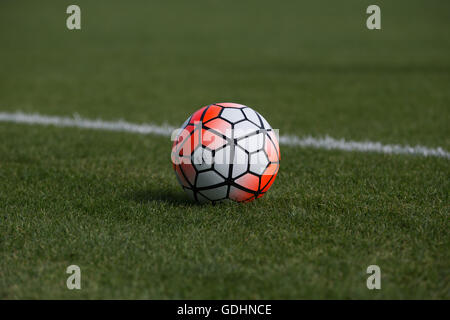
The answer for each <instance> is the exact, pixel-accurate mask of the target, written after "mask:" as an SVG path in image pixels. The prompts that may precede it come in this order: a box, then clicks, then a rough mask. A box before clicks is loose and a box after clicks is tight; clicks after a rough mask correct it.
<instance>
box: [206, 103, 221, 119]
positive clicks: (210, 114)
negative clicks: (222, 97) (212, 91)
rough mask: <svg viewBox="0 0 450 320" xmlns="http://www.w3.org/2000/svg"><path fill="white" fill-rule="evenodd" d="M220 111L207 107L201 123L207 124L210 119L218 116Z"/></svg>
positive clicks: (215, 107)
mask: <svg viewBox="0 0 450 320" xmlns="http://www.w3.org/2000/svg"><path fill="white" fill-rule="evenodd" d="M221 110H222V108H221V107H219V106H215V105H212V106H209V108H208V110H207V111H206V113H205V115H204V116H203V120H202V121H203V123H205V122H208V121H209V120H211V119H212V118H215V117H217V116H218V115H219V113H220V111H221Z"/></svg>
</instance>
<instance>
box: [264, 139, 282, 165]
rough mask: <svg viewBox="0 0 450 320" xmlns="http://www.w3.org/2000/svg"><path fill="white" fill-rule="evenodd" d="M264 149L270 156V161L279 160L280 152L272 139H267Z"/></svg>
mask: <svg viewBox="0 0 450 320" xmlns="http://www.w3.org/2000/svg"><path fill="white" fill-rule="evenodd" d="M264 150H265V151H266V154H267V156H268V158H269V161H270V162H278V160H279V159H278V152H277V150H276V149H275V146H274V143H273V142H272V141H271V140H270V139H267V140H266V145H265V146H264Z"/></svg>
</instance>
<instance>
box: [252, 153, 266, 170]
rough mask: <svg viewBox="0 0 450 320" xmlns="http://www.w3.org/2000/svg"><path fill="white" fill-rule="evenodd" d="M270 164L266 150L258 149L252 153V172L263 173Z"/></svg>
mask: <svg viewBox="0 0 450 320" xmlns="http://www.w3.org/2000/svg"><path fill="white" fill-rule="evenodd" d="M268 164H269V160H268V159H267V156H266V155H265V153H264V151H258V152H256V153H253V154H251V155H250V172H253V173H256V174H257V175H262V174H263V173H264V170H266V168H267V165H268Z"/></svg>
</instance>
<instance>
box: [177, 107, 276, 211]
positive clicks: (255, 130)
mask: <svg viewBox="0 0 450 320" xmlns="http://www.w3.org/2000/svg"><path fill="white" fill-rule="evenodd" d="M172 138H173V140H174V144H173V147H172V163H173V168H174V170H175V173H176V176H177V178H178V181H179V182H180V184H181V186H182V187H183V189H184V190H185V191H186V193H187V194H188V195H189V197H191V198H192V199H194V200H195V201H199V202H217V201H221V200H225V199H231V200H235V201H238V202H247V201H252V200H254V199H257V198H260V197H262V196H263V195H264V194H265V193H266V192H267V191H268V190H269V188H270V187H271V185H272V183H273V182H274V181H275V178H276V176H277V173H278V169H279V167H280V148H279V145H278V139H277V132H276V131H275V130H274V129H272V127H271V126H270V125H269V123H268V122H267V121H266V119H264V118H263V116H261V115H260V114H259V113H258V112H256V111H255V110H253V109H252V108H250V107H247V106H244V105H241V104H236V103H215V104H211V105H208V106H205V107H203V108H201V109H200V110H197V111H196V112H195V113H194V114H193V115H192V116H190V117H189V118H188V119H187V120H186V121H185V123H184V124H183V125H182V126H181V128H180V130H179V131H178V132H177V133H176V134H175V135H174V136H173V137H172Z"/></svg>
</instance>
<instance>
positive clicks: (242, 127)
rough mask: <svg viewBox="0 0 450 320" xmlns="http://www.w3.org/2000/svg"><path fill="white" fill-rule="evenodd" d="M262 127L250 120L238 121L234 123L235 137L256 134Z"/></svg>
mask: <svg viewBox="0 0 450 320" xmlns="http://www.w3.org/2000/svg"><path fill="white" fill-rule="evenodd" d="M259 129H260V128H259V127H257V126H256V125H254V124H253V123H251V122H250V121H248V120H245V121H242V122H239V123H236V124H235V125H234V138H236V139H239V138H242V137H245V136H250V135H252V134H256V132H257V131H258V130H259Z"/></svg>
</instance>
